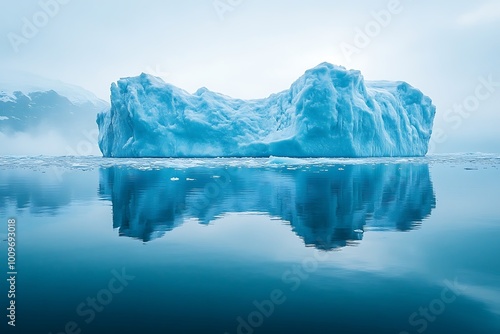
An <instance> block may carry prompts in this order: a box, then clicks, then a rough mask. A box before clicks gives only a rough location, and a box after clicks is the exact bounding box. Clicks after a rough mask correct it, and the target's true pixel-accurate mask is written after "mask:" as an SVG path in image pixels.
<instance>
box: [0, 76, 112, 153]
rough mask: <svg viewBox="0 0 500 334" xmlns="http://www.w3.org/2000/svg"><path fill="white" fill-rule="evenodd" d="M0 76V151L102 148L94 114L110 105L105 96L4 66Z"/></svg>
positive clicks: (63, 150)
mask: <svg viewBox="0 0 500 334" xmlns="http://www.w3.org/2000/svg"><path fill="white" fill-rule="evenodd" d="M0 78H2V79H0V142H1V143H2V145H1V146H0V154H8V155H39V154H45V155H88V154H98V153H99V149H98V147H97V125H96V123H95V118H96V115H97V114H98V113H100V112H102V111H104V110H105V109H107V108H109V106H108V104H107V102H105V101H103V100H100V99H98V98H97V97H96V96H95V95H94V94H92V93H91V92H89V91H86V90H84V89H83V88H80V87H77V86H74V85H70V84H64V83H61V82H59V81H54V80H49V79H43V78H40V77H37V76H33V75H27V74H23V73H20V74H11V75H9V76H5V73H4V72H2V73H1V75H0ZM6 78H9V79H6Z"/></svg>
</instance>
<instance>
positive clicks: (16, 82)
mask: <svg viewBox="0 0 500 334" xmlns="http://www.w3.org/2000/svg"><path fill="white" fill-rule="evenodd" d="M0 73H1V75H0V101H2V96H1V94H2V93H3V95H7V96H10V97H13V95H14V92H16V91H17V92H22V93H23V94H25V95H29V94H30V93H34V92H46V91H54V92H56V93H57V94H59V95H61V96H64V97H66V98H67V99H68V100H69V101H70V102H71V103H72V104H74V105H77V106H81V105H87V104H89V103H90V104H92V105H93V106H95V107H96V108H97V109H101V110H103V109H106V108H107V107H108V104H107V102H105V101H103V100H101V99H99V98H98V97H96V96H95V95H94V93H92V92H89V91H88V90H85V89H83V88H81V87H79V86H76V85H72V84H68V83H65V82H62V81H59V80H52V79H48V78H44V77H40V76H38V75H34V74H31V73H25V72H18V71H6V70H2V71H1V72H0Z"/></svg>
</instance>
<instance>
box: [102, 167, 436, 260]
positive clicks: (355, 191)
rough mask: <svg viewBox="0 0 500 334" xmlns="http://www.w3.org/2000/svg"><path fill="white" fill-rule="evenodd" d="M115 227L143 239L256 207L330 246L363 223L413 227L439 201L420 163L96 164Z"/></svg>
mask: <svg viewBox="0 0 500 334" xmlns="http://www.w3.org/2000/svg"><path fill="white" fill-rule="evenodd" d="M99 189H100V190H99V192H100V195H101V198H104V199H108V200H110V201H111V202H112V206H113V227H114V228H118V229H119V233H120V235H122V236H127V237H132V238H137V239H140V240H143V241H145V242H147V241H150V240H153V239H155V238H158V237H161V236H163V235H164V234H165V233H166V232H168V231H170V230H172V229H174V228H176V227H178V226H180V225H182V224H183V223H184V222H185V221H186V219H190V218H196V219H198V220H199V222H200V223H202V224H209V223H211V222H213V221H214V220H215V219H216V218H217V217H220V216H222V215H224V214H227V213H246V212H259V213H265V214H267V215H269V216H271V217H276V218H279V219H281V220H283V221H286V222H288V223H289V224H290V226H291V228H292V230H293V231H294V232H295V233H296V234H297V235H298V236H299V237H300V238H302V239H303V241H304V243H305V244H306V245H307V246H314V247H316V248H319V249H325V250H331V249H335V248H339V247H343V246H347V245H350V244H353V243H355V242H356V241H357V240H361V239H362V236H363V232H364V231H365V230H367V229H372V230H373V229H377V230H397V231H410V230H413V229H415V228H417V227H418V226H420V224H421V223H422V221H424V220H425V219H426V218H427V217H429V215H430V214H431V212H432V209H434V208H435V206H436V199H435V195H434V190H433V185H432V181H431V178H430V173H429V167H428V165H425V164H388V165H385V164H377V165H371V164H364V165H346V166H341V167H340V168H339V166H328V167H325V166H322V167H318V166H312V167H294V168H290V167H288V168H287V167H280V168H237V167H227V168H223V167H220V168H202V167H200V168H189V169H159V170H138V169H131V168H120V167H110V168H105V169H101V170H100V187H99Z"/></svg>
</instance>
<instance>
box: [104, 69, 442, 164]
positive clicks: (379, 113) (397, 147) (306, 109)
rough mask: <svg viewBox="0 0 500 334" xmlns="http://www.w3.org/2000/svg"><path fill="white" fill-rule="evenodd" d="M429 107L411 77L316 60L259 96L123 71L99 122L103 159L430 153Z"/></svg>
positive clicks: (431, 107)
mask: <svg viewBox="0 0 500 334" xmlns="http://www.w3.org/2000/svg"><path fill="white" fill-rule="evenodd" d="M435 113H436V108H435V106H434V105H433V104H432V101H431V99H430V98H429V97H427V96H425V95H424V94H423V93H422V92H421V91H419V90H418V89H416V88H414V87H412V86H411V85H409V84H408V83H405V82H388V81H365V80H364V78H363V76H362V75H361V73H360V72H359V71H356V70H347V69H346V68H344V67H341V66H335V65H332V64H329V63H323V64H320V65H318V66H316V67H315V68H313V69H310V70H308V71H306V72H305V74H304V75H303V76H302V77H301V78H299V79H298V80H297V81H296V82H295V83H293V84H292V85H291V87H290V89H289V90H286V91H283V92H281V93H277V94H273V95H271V96H269V97H268V98H265V99H257V100H241V99H234V98H230V97H228V96H225V95H222V94H219V93H215V92H212V91H210V90H208V89H206V88H201V89H199V90H198V91H197V92H196V93H194V94H189V93H188V92H186V91H184V90H182V89H180V88H177V87H175V86H173V85H170V84H168V83H165V82H164V81H163V80H161V79H159V78H156V77H153V76H151V75H148V74H144V73H143V74H141V75H140V76H138V77H133V78H124V79H121V80H119V81H118V82H117V83H113V84H112V86H111V108H110V110H108V111H106V112H102V113H100V114H98V116H97V123H98V126H99V147H100V149H101V151H102V153H103V155H104V156H105V157H173V158H177V157H184V158H199V157H269V156H282V157H299V158H300V157H351V158H352V157H396V156H397V157H403V156H404V157H408V156H424V155H425V154H426V153H427V150H428V144H429V140H430V137H431V134H432V125H433V121H434V116H435Z"/></svg>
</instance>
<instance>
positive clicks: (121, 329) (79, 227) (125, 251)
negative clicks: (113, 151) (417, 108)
mask: <svg viewBox="0 0 500 334" xmlns="http://www.w3.org/2000/svg"><path fill="white" fill-rule="evenodd" d="M499 168H500V157H498V156H495V155H453V156H451V155H450V156H433V157H430V158H425V159H366V160H356V159H350V160H342V159H336V160H335V159H316V160H295V159H278V158H271V159H213V160H169V159H166V160H160V159H138V160H131V159H128V160H110V159H101V158H69V157H68V158H48V157H39V158H13V157H11V158H1V159H0V217H1V222H0V239H1V240H0V250H1V255H0V260H1V263H2V265H1V266H0V267H1V268H4V269H3V270H2V272H3V274H2V275H4V277H6V278H7V271H8V268H7V242H6V241H5V239H6V238H7V221H8V219H9V218H15V219H16V221H17V259H16V262H17V263H16V264H17V272H18V275H17V282H16V327H15V328H11V327H10V326H7V321H8V319H7V318H6V314H7V310H6V308H7V307H8V303H9V300H8V299H7V298H6V297H7V291H8V289H9V287H8V286H7V282H6V280H5V279H2V284H1V285H0V289H1V290H0V295H1V296H2V298H1V299H0V300H1V301H2V309H3V310H5V311H2V312H3V313H4V314H2V315H1V319H3V320H2V324H1V325H0V327H1V328H2V331H1V332H2V333H5V332H7V333H11V332H12V333H23V334H24V333H53V334H56V333H57V334H59V333H68V334H69V333H75V334H77V333H144V334H147V333H220V334H224V333H229V334H233V333H245V334H251V333H255V334H259V333H332V334H333V333H395V334H400V333H410V334H413V333H492V334H493V333H495V334H497V333H500V288H499V286H500V260H499V258H498V254H500V242H499V235H500V193H499V192H500V170H499ZM2 240H3V241H2Z"/></svg>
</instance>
